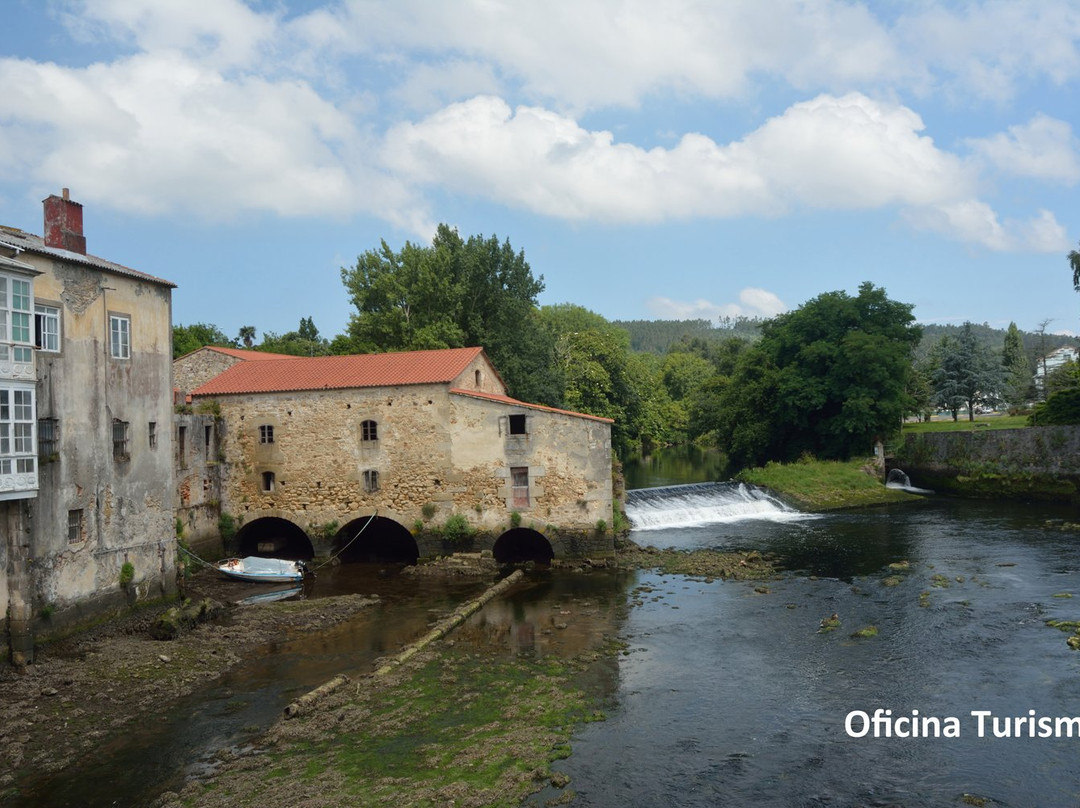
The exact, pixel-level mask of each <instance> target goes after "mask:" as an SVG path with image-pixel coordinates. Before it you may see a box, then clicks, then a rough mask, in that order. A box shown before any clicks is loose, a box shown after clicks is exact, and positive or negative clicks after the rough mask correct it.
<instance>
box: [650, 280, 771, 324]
mask: <svg viewBox="0 0 1080 808" xmlns="http://www.w3.org/2000/svg"><path fill="white" fill-rule="evenodd" d="M647 305H648V307H649V311H650V312H652V314H653V316H655V317H657V318H659V319H662V320H709V321H710V322H715V321H716V320H718V319H720V318H722V317H764V318H769V317H775V316H776V315H777V314H782V313H783V312H785V311H787V306H785V305H784V303H783V302H782V301H781V300H780V298H779V297H777V296H776V295H774V294H773V293H772V292H769V291H767V290H765V289H754V288H748V289H743V290H742V291H741V292H739V302H738V303H712V302H710V301H708V300H705V299H704V298H698V299H697V300H694V301H682V300H673V299H672V298H670V297H654V298H651V299H650V300H649V301H648V302H647Z"/></svg>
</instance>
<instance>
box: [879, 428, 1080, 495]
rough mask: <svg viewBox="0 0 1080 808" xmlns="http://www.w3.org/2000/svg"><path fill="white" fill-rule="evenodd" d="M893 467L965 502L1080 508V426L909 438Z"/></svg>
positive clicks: (923, 434)
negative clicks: (1035, 502) (1018, 501)
mask: <svg viewBox="0 0 1080 808" xmlns="http://www.w3.org/2000/svg"><path fill="white" fill-rule="evenodd" d="M889 465H890V466H891V467H899V468H901V469H902V470H903V471H904V472H906V473H907V474H908V476H909V477H910V478H911V480H912V484H913V485H916V486H919V487H924V488H933V489H935V490H940V491H947V492H950V493H955V494H962V495H965V496H974V497H1012V498H1023V499H1043V500H1052V501H1071V502H1080V426H1044V427H1030V428H1028V429H1000V430H985V431H972V432H931V433H922V434H916V435H908V436H907V437H906V439H905V440H904V443H903V444H902V445H901V447H900V448H899V450H898V451H897V452H896V455H895V457H894V458H892V460H891V461H890V464H889Z"/></svg>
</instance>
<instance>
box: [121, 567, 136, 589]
mask: <svg viewBox="0 0 1080 808" xmlns="http://www.w3.org/2000/svg"><path fill="white" fill-rule="evenodd" d="M134 580H135V565H134V564H132V563H131V562H130V561H125V562H124V563H123V565H122V566H121V567H120V586H123V587H127V585H128V584H130V583H131V582H132V581H134Z"/></svg>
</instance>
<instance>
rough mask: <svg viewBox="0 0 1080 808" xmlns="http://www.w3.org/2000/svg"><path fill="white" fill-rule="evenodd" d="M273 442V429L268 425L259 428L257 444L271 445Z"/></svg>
mask: <svg viewBox="0 0 1080 808" xmlns="http://www.w3.org/2000/svg"><path fill="white" fill-rule="evenodd" d="M273 442H274V427H273V426H271V425H270V424H263V425H262V426H260V427H259V443H273Z"/></svg>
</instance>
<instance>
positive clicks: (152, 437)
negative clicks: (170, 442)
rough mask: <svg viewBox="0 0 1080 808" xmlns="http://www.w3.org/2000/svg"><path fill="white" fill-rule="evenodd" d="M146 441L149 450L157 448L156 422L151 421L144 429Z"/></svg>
mask: <svg viewBox="0 0 1080 808" xmlns="http://www.w3.org/2000/svg"><path fill="white" fill-rule="evenodd" d="M146 441H147V443H149V444H150V448H151V449H156V448H157V422H156V421H151V422H150V423H149V424H147V428H146Z"/></svg>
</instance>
